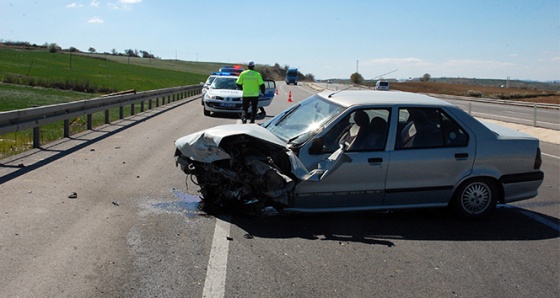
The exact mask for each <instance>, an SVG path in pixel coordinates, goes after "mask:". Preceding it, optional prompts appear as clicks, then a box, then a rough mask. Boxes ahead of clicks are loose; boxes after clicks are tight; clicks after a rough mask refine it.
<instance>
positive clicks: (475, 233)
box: [232, 208, 560, 246]
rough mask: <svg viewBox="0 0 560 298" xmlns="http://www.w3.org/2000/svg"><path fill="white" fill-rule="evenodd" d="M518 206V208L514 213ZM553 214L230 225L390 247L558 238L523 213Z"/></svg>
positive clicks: (311, 218)
mask: <svg viewBox="0 0 560 298" xmlns="http://www.w3.org/2000/svg"><path fill="white" fill-rule="evenodd" d="M519 210H523V212H519ZM526 213H533V214H535V215H536V216H539V217H541V218H544V219H545V220H547V221H549V222H552V223H556V225H558V222H559V219H558V218H554V217H550V216H546V215H544V214H540V213H535V212H531V211H528V210H526V209H519V208H497V209H496V210H495V212H494V213H493V214H492V215H491V216H490V217H489V218H486V219H481V220H463V219H459V218H457V217H456V216H455V215H454V214H453V213H451V212H449V211H447V210H414V211H398V212H390V213H344V214H315V215H288V216H276V217H261V218H256V217H248V216H236V217H233V219H232V224H233V225H236V226H238V227H239V228H241V229H243V230H244V231H246V232H247V234H246V237H245V238H248V239H252V238H258V237H261V238H278V239H285V238H302V239H309V240H320V241H329V240H330V241H345V242H362V243H367V244H374V245H386V246H393V245H394V242H393V241H395V240H424V241H531V240H543V239H552V238H558V237H559V236H560V231H559V230H558V229H557V228H556V229H555V228H553V227H551V226H547V225H544V224H543V223H541V222H539V221H536V220H535V219H534V218H531V217H529V216H527V215H526Z"/></svg>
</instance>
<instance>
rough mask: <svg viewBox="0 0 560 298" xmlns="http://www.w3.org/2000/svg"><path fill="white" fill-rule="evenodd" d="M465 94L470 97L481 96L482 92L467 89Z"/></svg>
mask: <svg viewBox="0 0 560 298" xmlns="http://www.w3.org/2000/svg"><path fill="white" fill-rule="evenodd" d="M467 96H470V97H482V92H480V91H476V90H469V91H467Z"/></svg>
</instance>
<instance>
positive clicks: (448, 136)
mask: <svg viewBox="0 0 560 298" xmlns="http://www.w3.org/2000/svg"><path fill="white" fill-rule="evenodd" d="M397 131H398V134H397V138H396V144H395V149H412V148H437V147H462V146H466V145H467V143H468V135H467V134H466V132H465V130H463V129H462V128H461V126H460V125H459V124H457V122H455V121H454V120H453V119H451V118H450V117H449V116H448V115H446V114H445V113H444V112H443V111H442V110H440V109H435V108H433V109H432V108H401V109H399V127H398V130H397Z"/></svg>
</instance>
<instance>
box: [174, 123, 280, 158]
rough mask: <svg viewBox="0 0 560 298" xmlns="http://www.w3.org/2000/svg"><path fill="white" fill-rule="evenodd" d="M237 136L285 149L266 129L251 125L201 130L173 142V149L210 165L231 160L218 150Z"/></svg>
mask: <svg viewBox="0 0 560 298" xmlns="http://www.w3.org/2000/svg"><path fill="white" fill-rule="evenodd" d="M239 135H247V136H251V137H253V138H256V139H260V140H263V141H265V142H267V143H270V144H274V145H276V146H278V147H279V148H282V149H285V148H286V143H285V142H283V141H282V140H280V139H279V138H278V137H276V136H275V135H274V134H273V133H271V132H270V131H268V130H267V129H266V128H264V127H262V126H260V125H251V124H227V125H220V126H215V127H212V128H208V129H205V130H201V131H199V132H195V133H192V134H190V135H187V136H184V137H182V138H180V139H178V140H177V141H175V147H177V149H179V151H181V153H182V154H183V155H184V156H186V157H188V158H190V159H192V160H196V161H200V162H207V163H210V162H213V161H216V160H222V159H229V158H231V157H230V155H229V154H228V153H226V152H225V151H224V150H223V149H222V148H220V144H221V142H222V141H223V140H224V139H225V138H227V139H229V138H234V137H236V136H239Z"/></svg>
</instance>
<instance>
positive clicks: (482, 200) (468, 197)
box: [452, 179, 498, 219]
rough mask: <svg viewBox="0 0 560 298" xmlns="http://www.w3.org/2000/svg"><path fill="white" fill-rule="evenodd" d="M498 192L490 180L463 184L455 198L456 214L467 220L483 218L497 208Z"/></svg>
mask: <svg viewBox="0 0 560 298" xmlns="http://www.w3.org/2000/svg"><path fill="white" fill-rule="evenodd" d="M497 202H498V190H497V187H496V183H495V182H493V181H492V180H489V179H472V180H468V181H466V182H464V183H463V184H461V186H460V187H459V189H458V190H457V192H456V193H455V195H454V198H453V202H452V204H453V207H454V209H455V212H457V214H458V215H459V216H460V217H462V218H467V219H476V218H483V217H486V216H488V215H489V214H490V213H492V211H494V209H495V208H496V204H497Z"/></svg>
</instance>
